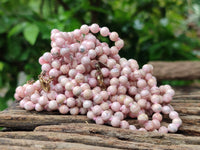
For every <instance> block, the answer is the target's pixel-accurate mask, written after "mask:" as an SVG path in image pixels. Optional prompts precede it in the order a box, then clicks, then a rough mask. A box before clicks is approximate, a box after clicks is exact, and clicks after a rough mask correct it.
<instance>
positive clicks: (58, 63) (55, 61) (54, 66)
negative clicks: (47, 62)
mask: <svg viewBox="0 0 200 150" xmlns="http://www.w3.org/2000/svg"><path fill="white" fill-rule="evenodd" d="M51 66H52V67H53V68H56V69H59V68H60V66H61V63H60V61H59V60H54V61H53V62H52V63H51Z"/></svg>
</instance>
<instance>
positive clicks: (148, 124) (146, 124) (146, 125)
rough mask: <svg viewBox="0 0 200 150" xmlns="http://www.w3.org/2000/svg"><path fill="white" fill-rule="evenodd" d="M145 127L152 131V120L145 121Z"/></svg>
mask: <svg viewBox="0 0 200 150" xmlns="http://www.w3.org/2000/svg"><path fill="white" fill-rule="evenodd" d="M144 126H145V129H146V130H147V131H153V130H154V124H153V122H152V121H148V122H147V123H145V125H144Z"/></svg>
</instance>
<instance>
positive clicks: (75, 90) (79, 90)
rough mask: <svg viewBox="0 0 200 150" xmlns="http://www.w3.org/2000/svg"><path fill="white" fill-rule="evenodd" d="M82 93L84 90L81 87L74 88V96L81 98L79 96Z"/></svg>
mask: <svg viewBox="0 0 200 150" xmlns="http://www.w3.org/2000/svg"><path fill="white" fill-rule="evenodd" d="M81 92H82V89H81V87H80V86H75V87H74V88H73V94H74V95H75V96H79V95H80V94H81Z"/></svg>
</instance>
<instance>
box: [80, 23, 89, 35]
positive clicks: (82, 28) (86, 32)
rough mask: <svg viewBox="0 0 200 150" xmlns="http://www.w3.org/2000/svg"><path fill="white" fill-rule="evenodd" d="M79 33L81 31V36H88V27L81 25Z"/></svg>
mask: <svg viewBox="0 0 200 150" xmlns="http://www.w3.org/2000/svg"><path fill="white" fill-rule="evenodd" d="M80 31H81V33H82V34H88V32H89V27H88V25H85V24H84V25H82V26H81V28H80Z"/></svg>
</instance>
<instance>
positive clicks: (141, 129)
mask: <svg viewBox="0 0 200 150" xmlns="http://www.w3.org/2000/svg"><path fill="white" fill-rule="evenodd" d="M138 131H142V132H146V131H147V130H146V129H145V128H139V129H138Z"/></svg>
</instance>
